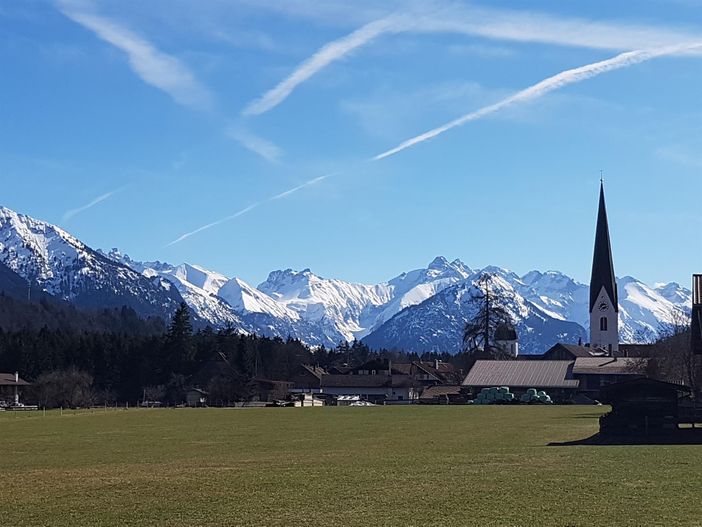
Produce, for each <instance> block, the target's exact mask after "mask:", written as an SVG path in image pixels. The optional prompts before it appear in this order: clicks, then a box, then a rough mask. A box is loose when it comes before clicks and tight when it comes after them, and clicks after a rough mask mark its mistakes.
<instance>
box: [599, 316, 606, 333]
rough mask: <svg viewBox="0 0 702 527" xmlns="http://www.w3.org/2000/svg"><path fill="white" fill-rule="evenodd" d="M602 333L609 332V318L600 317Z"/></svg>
mask: <svg viewBox="0 0 702 527" xmlns="http://www.w3.org/2000/svg"><path fill="white" fill-rule="evenodd" d="M600 331H607V317H600Z"/></svg>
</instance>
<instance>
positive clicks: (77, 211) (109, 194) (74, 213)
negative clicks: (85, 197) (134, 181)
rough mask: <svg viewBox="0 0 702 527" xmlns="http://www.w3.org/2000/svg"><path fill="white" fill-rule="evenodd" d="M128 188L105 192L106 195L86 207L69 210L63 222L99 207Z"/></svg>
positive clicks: (90, 202)
mask: <svg viewBox="0 0 702 527" xmlns="http://www.w3.org/2000/svg"><path fill="white" fill-rule="evenodd" d="M126 188H127V186H126V185H125V186H123V187H119V188H116V189H115V190H111V191H110V192H105V193H104V194H101V195H99V196H97V197H96V198H94V199H92V200H90V201H89V202H88V203H86V204H85V205H82V206H80V207H77V208H75V209H70V210H67V211H66V212H64V214H63V221H68V220H70V219H71V218H73V217H74V216H77V215H78V214H80V213H81V212H85V211H86V210H88V209H92V208H93V207H94V206H95V205H98V204H100V203H102V202H103V201H106V200H108V199H110V198H111V197H112V196H114V195H115V194H117V193H119V192H122V191H123V190H124V189H126Z"/></svg>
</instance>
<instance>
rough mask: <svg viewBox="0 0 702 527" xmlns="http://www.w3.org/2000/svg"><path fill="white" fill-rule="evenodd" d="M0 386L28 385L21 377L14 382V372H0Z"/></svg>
mask: <svg viewBox="0 0 702 527" xmlns="http://www.w3.org/2000/svg"><path fill="white" fill-rule="evenodd" d="M0 386H29V383H28V382H27V381H25V380H24V379H23V378H22V377H20V378H19V381H18V382H15V374H14V373H0Z"/></svg>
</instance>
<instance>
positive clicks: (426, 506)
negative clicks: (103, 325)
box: [0, 406, 702, 527]
mask: <svg viewBox="0 0 702 527" xmlns="http://www.w3.org/2000/svg"><path fill="white" fill-rule="evenodd" d="M599 414H600V410H598V409H597V408H595V407H563V406H561V407H559V406H554V407H533V406H531V407H511V406H502V407H494V406H493V407H404V408H401V407H376V408H281V409H273V408H271V409H236V410H234V409H229V410H215V409H206V410H187V409H181V410H165V409H164V410H129V411H118V410H110V411H107V412H104V411H97V410H96V411H93V412H88V411H85V412H79V413H73V414H68V413H65V412H64V415H63V416H61V415H59V414H58V413H56V412H52V413H47V414H46V416H43V415H42V414H41V413H36V414H13V413H9V412H7V413H4V414H3V413H0V434H1V437H2V451H1V452H0V478H1V481H2V486H1V490H0V519H1V523H2V525H13V526H18V525H32V526H39V525H52V526H54V525H56V526H78V525H91V526H98V525H130V526H132V525H144V526H146V525H149V526H151V525H188V526H201V525H266V526H273V525H322V526H326V525H344V526H347V525H348V526H355V525H363V526H366V525H367V526H376V525H496V526H497V525H499V526H508V525H514V526H551V525H553V526H580V525H583V526H585V525H617V526H624V525H631V526H637V527H638V526H642V525H666V526H671V525H702V500H700V496H701V495H702V446H548V444H549V443H550V442H556V441H557V442H562V441H570V440H575V439H580V438H585V437H588V436H590V435H592V434H593V433H594V432H596V431H597V417H598V416H599Z"/></svg>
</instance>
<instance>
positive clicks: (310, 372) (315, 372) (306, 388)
mask: <svg viewBox="0 0 702 527" xmlns="http://www.w3.org/2000/svg"><path fill="white" fill-rule="evenodd" d="M324 375H328V372H327V371H326V370H325V369H324V368H321V367H319V366H312V365H309V364H300V366H298V368H297V371H296V372H295V375H293V376H292V378H291V379H290V381H291V382H292V383H293V387H292V388H291V389H290V392H291V393H322V377H323V376H324Z"/></svg>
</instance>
